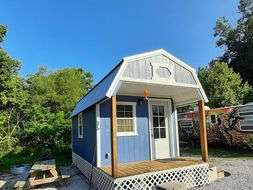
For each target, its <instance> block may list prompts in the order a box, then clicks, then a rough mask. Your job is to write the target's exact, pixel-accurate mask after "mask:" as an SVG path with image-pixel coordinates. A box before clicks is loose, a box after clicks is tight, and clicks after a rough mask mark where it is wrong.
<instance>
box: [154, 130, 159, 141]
mask: <svg viewBox="0 0 253 190" xmlns="http://www.w3.org/2000/svg"><path fill="white" fill-rule="evenodd" d="M154 138H155V139H159V128H154Z"/></svg>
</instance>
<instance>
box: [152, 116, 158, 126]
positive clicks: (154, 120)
mask: <svg viewBox="0 0 253 190" xmlns="http://www.w3.org/2000/svg"><path fill="white" fill-rule="evenodd" d="M153 127H158V117H153Z"/></svg>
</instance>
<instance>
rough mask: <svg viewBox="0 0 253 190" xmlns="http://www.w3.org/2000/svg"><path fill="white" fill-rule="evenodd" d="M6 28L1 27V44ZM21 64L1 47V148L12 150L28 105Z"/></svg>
mask: <svg viewBox="0 0 253 190" xmlns="http://www.w3.org/2000/svg"><path fill="white" fill-rule="evenodd" d="M6 31H7V30H6V28H5V27H4V26H1V25H0V42H2V41H3V39H4V37H5V34H6ZM19 69H20V62H19V61H17V60H15V59H13V58H11V57H10V56H9V55H8V54H7V53H6V52H5V51H4V49H3V48H1V47H0V146H1V147H2V148H4V149H11V148H12V146H13V145H14V144H15V143H16V142H17V138H16V132H17V129H18V128H19V127H20V124H22V122H21V121H22V117H21V115H22V108H23V107H24V106H25V105H26V100H27V93H26V91H25V90H24V86H23V81H22V79H21V78H20V77H19V76H18V71H19Z"/></svg>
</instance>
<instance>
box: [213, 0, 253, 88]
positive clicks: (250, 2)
mask: <svg viewBox="0 0 253 190" xmlns="http://www.w3.org/2000/svg"><path fill="white" fill-rule="evenodd" d="M238 9H239V13H240V14H241V17H240V18H239V20H238V21H237V24H236V25H235V26H234V27H233V26H231V24H230V23H229V22H228V20H227V19H226V18H225V17H222V18H220V19H218V20H217V22H216V26H215V34H214V36H215V37H216V38H217V42H216V43H217V46H218V47H222V48H223V49H224V54H223V55H222V56H221V57H220V58H219V60H221V61H224V62H226V63H228V65H229V66H230V67H232V68H233V69H234V71H235V72H238V73H240V75H241V77H242V79H243V80H244V81H248V82H249V84H250V85H253V74H252V73H253V0H240V4H239V7H238Z"/></svg>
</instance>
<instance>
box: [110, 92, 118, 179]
mask: <svg viewBox="0 0 253 190" xmlns="http://www.w3.org/2000/svg"><path fill="white" fill-rule="evenodd" d="M111 101H112V102H111V169H112V177H117V175H118V151H117V150H118V147H117V146H118V145H117V114H116V96H112V98H111Z"/></svg>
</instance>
